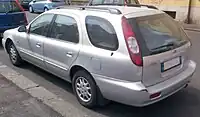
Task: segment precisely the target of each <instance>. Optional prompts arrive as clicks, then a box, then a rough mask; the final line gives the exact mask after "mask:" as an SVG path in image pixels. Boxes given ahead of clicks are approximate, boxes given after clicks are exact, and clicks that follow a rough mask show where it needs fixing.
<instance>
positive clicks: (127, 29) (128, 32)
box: [122, 17, 143, 66]
mask: <svg viewBox="0 0 200 117" xmlns="http://www.w3.org/2000/svg"><path fill="white" fill-rule="evenodd" d="M122 28H123V33H124V38H125V41H126V45H127V48H128V51H129V55H130V58H131V60H132V62H133V63H134V64H135V65H137V66H143V61H142V56H141V52H140V48H139V45H138V42H137V39H136V37H135V33H134V32H133V31H132V28H131V25H130V24H129V23H128V21H127V19H126V18H125V17H122Z"/></svg>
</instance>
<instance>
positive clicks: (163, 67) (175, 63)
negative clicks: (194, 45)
mask: <svg viewBox="0 0 200 117" xmlns="http://www.w3.org/2000/svg"><path fill="white" fill-rule="evenodd" d="M179 65H181V57H177V58H174V59H172V60H169V61H166V62H164V63H161V72H165V71H167V70H169V69H172V68H174V67H177V66H179Z"/></svg>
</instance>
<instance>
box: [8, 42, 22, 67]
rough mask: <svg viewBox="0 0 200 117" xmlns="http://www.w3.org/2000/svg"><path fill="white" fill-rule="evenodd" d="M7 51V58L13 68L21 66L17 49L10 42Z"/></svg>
mask: <svg viewBox="0 0 200 117" xmlns="http://www.w3.org/2000/svg"><path fill="white" fill-rule="evenodd" d="M8 50H9V51H8V54H9V58H10V61H11V62H12V64H13V65H15V66H19V65H21V63H22V61H23V60H22V59H21V57H20V56H19V53H18V52H17V49H16V48H15V45H14V44H13V43H12V42H10V43H9V45H8Z"/></svg>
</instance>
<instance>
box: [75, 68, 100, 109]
mask: <svg viewBox="0 0 200 117" xmlns="http://www.w3.org/2000/svg"><path fill="white" fill-rule="evenodd" d="M72 86H73V91H74V93H75V95H76V97H77V99H78V101H79V103H80V104H82V105H83V106H85V107H87V108H92V107H94V106H96V104H97V87H96V84H95V82H94V80H93V78H92V77H91V75H90V74H88V73H87V72H86V71H84V70H80V71H77V72H76V73H75V75H74V77H73V80H72Z"/></svg>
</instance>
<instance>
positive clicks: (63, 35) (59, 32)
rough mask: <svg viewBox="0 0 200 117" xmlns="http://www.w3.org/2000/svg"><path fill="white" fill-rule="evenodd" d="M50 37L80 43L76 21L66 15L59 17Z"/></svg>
mask: <svg viewBox="0 0 200 117" xmlns="http://www.w3.org/2000/svg"><path fill="white" fill-rule="evenodd" d="M50 37H51V38H55V39H60V40H63V41H68V42H73V43H78V42H79V33H78V27H77V23H76V21H75V19H74V18H72V17H68V16H64V15H58V16H57V18H56V20H55V22H54V24H53V28H52V31H51V35H50Z"/></svg>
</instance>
